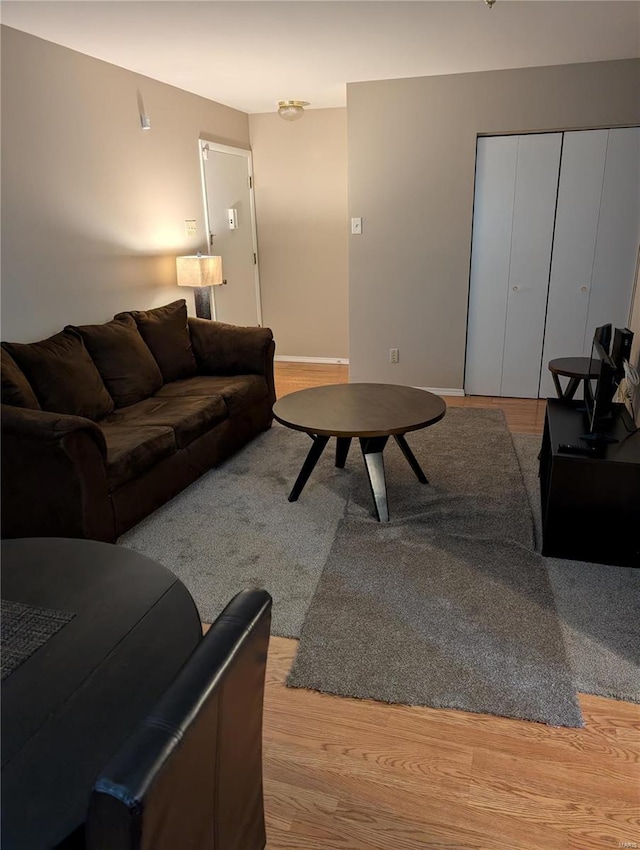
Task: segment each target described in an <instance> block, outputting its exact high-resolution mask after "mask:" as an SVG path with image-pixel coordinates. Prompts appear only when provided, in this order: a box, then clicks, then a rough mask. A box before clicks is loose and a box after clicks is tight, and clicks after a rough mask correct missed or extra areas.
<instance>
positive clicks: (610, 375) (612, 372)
mask: <svg viewBox="0 0 640 850" xmlns="http://www.w3.org/2000/svg"><path fill="white" fill-rule="evenodd" d="M610 344H611V325H602V326H601V327H599V328H596V331H595V333H594V335H593V343H592V346H591V360H590V364H589V374H590V375H594V374H595V375H597V377H596V378H593V379H592V380H591V381H590V382H589V391H587V392H585V404H586V408H587V420H588V427H589V431H588V433H587V434H584V435H583V437H582V439H583V440H589V441H592V442H617V440H615V439H614V438H613V437H609V436H608V435H606V434H605V433H603V426H605V425H606V423H607V421H608V420H610V419H611V416H612V411H613V397H614V395H615V391H616V364H615V363H614V362H613V360H612V359H611V357H610V356H609V351H608V347H609V345H610Z"/></svg>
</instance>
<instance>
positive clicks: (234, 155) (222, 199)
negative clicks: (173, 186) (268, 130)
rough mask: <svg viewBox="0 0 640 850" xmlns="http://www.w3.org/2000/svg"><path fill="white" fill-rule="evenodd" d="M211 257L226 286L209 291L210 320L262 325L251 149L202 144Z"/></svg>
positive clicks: (232, 323) (203, 176)
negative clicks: (219, 259)
mask: <svg viewBox="0 0 640 850" xmlns="http://www.w3.org/2000/svg"><path fill="white" fill-rule="evenodd" d="M199 149H200V162H201V167H202V190H203V195H204V211H205V222H206V228H207V235H208V241H209V249H208V250H209V253H210V254H214V255H216V256H220V257H222V276H223V279H224V281H225V282H224V284H223V285H222V286H214V287H213V310H212V316H213V318H214V319H216V320H217V321H219V322H226V323H227V324H231V325H243V326H260V327H261V326H262V305H261V299H260V277H259V273H258V248H257V238H256V223H255V206H254V198H253V166H252V159H251V151H248V150H244V149H243V148H233V147H229V146H228V145H219V144H215V143H213V142H207V141H204V140H202V139H201V140H200V142H199Z"/></svg>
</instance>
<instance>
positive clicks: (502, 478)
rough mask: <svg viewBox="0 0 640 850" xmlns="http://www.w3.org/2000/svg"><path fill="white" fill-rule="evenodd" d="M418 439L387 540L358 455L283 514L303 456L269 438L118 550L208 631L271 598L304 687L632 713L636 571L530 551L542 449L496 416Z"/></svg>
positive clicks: (286, 440)
mask: <svg viewBox="0 0 640 850" xmlns="http://www.w3.org/2000/svg"><path fill="white" fill-rule="evenodd" d="M438 429H440V430H438ZM514 440H515V442H516V446H517V449H518V452H519V457H520V465H518V464H517V463H514V458H515V455H514V449H513V441H514ZM408 441H409V443H410V445H411V446H412V448H413V449H414V451H415V453H416V456H417V457H418V460H419V461H420V462H421V463H422V464H423V467H424V469H425V472H426V473H427V476H428V477H429V479H430V481H431V484H430V485H428V486H423V485H420V484H419V483H418V482H417V480H416V479H415V477H414V475H413V473H412V472H411V470H410V468H409V466H408V465H407V464H406V461H405V460H404V458H403V457H402V455H401V454H400V452H399V450H398V448H397V446H396V445H395V443H392V442H390V443H389V446H388V448H387V450H386V451H385V462H386V466H387V473H388V475H387V478H388V485H389V503H390V509H391V522H390V523H388V524H385V525H384V526H381V525H379V524H378V523H377V522H376V521H375V520H374V519H373V518H372V516H371V510H372V504H371V497H370V494H369V491H368V485H367V483H366V478H365V475H364V468H363V461H362V457H361V455H360V451H359V448H358V447H357V445H354V446H353V447H352V449H351V454H350V456H349V459H348V461H347V466H346V468H345V469H344V470H337V469H336V468H335V467H334V465H333V452H332V449H333V446H332V445H331V444H330V445H329V446H328V447H327V450H326V451H325V454H324V456H323V457H322V458H321V460H320V462H319V463H318V466H317V467H316V469H315V470H314V473H313V475H312V476H311V479H310V480H309V482H308V484H307V486H306V487H305V490H304V492H303V493H302V496H301V497H300V499H299V501H298V502H296V503H293V504H292V503H289V502H288V501H287V496H288V493H289V491H290V489H291V486H292V484H293V481H294V480H295V478H296V476H297V474H298V472H299V470H300V466H301V464H302V460H303V458H304V456H305V455H306V452H307V450H308V447H309V444H310V443H309V438H308V437H307V436H306V435H304V434H300V433H298V432H295V431H291V430H289V429H286V428H283V427H281V426H279V425H274V427H273V428H272V429H271V431H269V432H267V433H265V434H263V435H261V436H260V437H259V438H258V439H257V440H256V441H254V442H253V443H252V444H251V445H249V446H248V447H246V449H244V450H243V451H242V452H240V453H239V454H238V455H236V456H234V457H233V458H231V459H230V460H229V461H227V463H225V464H224V465H223V466H221V467H219V468H218V469H215V470H212V471H211V472H210V473H208V474H207V475H205V476H204V477H203V478H201V479H200V480H199V481H197V482H196V483H195V484H193V485H192V486H191V487H190V488H188V489H187V490H185V491H184V492H183V493H181V494H180V495H179V496H177V497H176V498H175V499H173V500H172V501H171V502H170V503H169V504H167V505H165V506H163V507H162V508H160V509H159V510H158V511H156V512H155V513H154V514H153V515H152V516H150V517H148V518H147V519H146V520H145V521H143V522H142V523H140V524H139V525H138V526H136V527H135V528H134V529H132V530H131V531H130V532H128V533H127V534H126V535H124V536H123V537H122V538H121V539H120V541H119V542H120V543H121V544H123V545H126V546H128V547H130V548H133V549H136V550H137V551H140V552H142V553H144V554H146V555H148V556H150V557H153V558H155V559H156V560H158V561H160V562H161V563H163V564H165V565H166V566H168V567H169V568H170V569H171V570H173V571H174V572H175V573H176V575H178V576H179V577H180V578H181V579H182V580H183V581H184V582H185V584H186V585H187V587H188V588H189V590H190V592H191V593H192V595H193V597H194V599H195V600H196V603H197V605H198V608H199V611H200V615H201V617H202V619H203V620H204V621H205V622H211V621H212V620H213V619H215V617H216V616H217V615H218V613H220V611H221V610H222V608H223V607H224V606H225V604H226V603H227V601H228V600H229V599H230V598H231V596H233V595H234V594H235V593H237V592H238V591H239V590H241V589H242V588H244V587H251V586H259V587H265V588H266V589H267V590H269V592H270V593H271V594H272V596H273V597H274V620H273V633H274V634H278V635H283V636H286V637H298V636H300V632H301V629H302V624H303V622H304V621H305V617H307V613H308V612H309V616H308V619H307V623H306V626H305V629H304V634H303V640H302V642H301V647H300V652H299V657H298V659H297V662H296V665H295V668H294V670H293V671H292V676H291V684H294V685H299V686H305V687H306V686H308V687H313V688H317V689H319V690H327V691H330V690H334V691H336V692H338V693H345V694H348V695H350V696H371V697H373V698H376V699H394V700H399V701H407V702H417V703H421V704H428V705H440V704H442V705H450V706H454V705H455V706H459V707H461V708H471V709H472V710H478V711H487V712H491V713H500V714H507V715H508V716H526V717H529V716H531V717H532V718H534V719H545V722H549V723H559V724H567V725H579V723H580V715H579V712H578V711H577V706H576V705H575V701H572V700H573V694H574V691H575V689H576V688H577V689H579V690H584V691H586V692H591V693H596V694H602V695H604V696H613V697H618V698H622V699H629V700H637V701H640V693H639V691H640V663H639V662H638V661H637V660H634V659H637V654H638V622H639V619H640V618H638V612H637V611H636V610H634V609H635V608H636V606H637V599H638V593H637V591H638V583H639V582H640V571H633V570H629V569H625V568H617V567H599V566H594V565H584V564H573V563H572V562H565V561H555V560H553V559H543V558H541V556H539V555H538V554H536V553H535V551H534V550H535V544H534V535H535V532H534V527H535V523H532V508H533V514H534V519H535V517H536V511H538V514H537V515H538V519H537V524H538V526H539V508H538V501H539V500H538V493H537V486H538V485H537V464H536V456H537V453H538V447H539V441H540V438H539V437H529V436H523V437H520V436H518V435H516V436H514V438H513V440H512V439H511V436H510V435H509V434H508V432H507V430H506V428H505V426H504V422H503V419H502V414H501V413H500V412H497V411H487V410H473V409H464V410H462V409H457V408H452V409H449V411H448V412H447V416H446V417H445V419H444V420H443V421H442V422H441V423H438V425H436V426H433V427H432V428H429V429H426V430H425V431H421V432H415V433H413V434H409V435H408ZM460 446H463V447H464V451H460V450H459V447H460ZM479 446H482V447H483V450H482V451H479V450H478V447H479ZM520 467H522V471H521V469H520ZM523 475H524V477H525V480H526V481H527V482H528V491H526V490H525V488H524V486H523V480H522V479H523ZM447 476H450V477H447ZM456 481H457V482H458V483H455V482H456ZM527 492H528V493H529V498H530V499H531V505H530V504H529V498H528V497H527ZM352 531H353V539H351V538H350V535H351V533H352ZM537 534H538V537H537V539H538V540H539V531H538V532H537ZM373 541H375V542H373ZM372 542H373V545H372ZM341 549H342V551H341ZM372 550H373V551H372ZM412 562H417V563H419V564H422V563H423V562H424V563H427V564H428V565H429V568H428V570H425V569H420V570H418V571H416V570H415V567H414V566H413V565H412ZM370 563H371V564H373V565H374V567H375V568H374V569H370V567H369V564H370ZM352 564H353V566H351V565H352ZM376 564H378V565H379V566H377V567H376V566H375V565H376ZM323 570H324V575H323ZM321 576H322V582H321V583H320V586H319V587H318V583H319V582H320V578H321ZM587 577H589V578H588V580H585V578H587ZM325 579H326V581H325ZM402 584H406V587H407V588H408V590H407V592H404V593H403V592H402V590H401V589H399V586H400V585H402ZM317 588H318V593H317V594H316V589H317ZM314 596H315V601H314V604H313V606H311V602H312V600H313V599H314ZM554 597H555V599H554ZM350 600H354V605H353V607H352V608H351V609H350V608H349V607H348V604H349V602H350ZM325 603H326V604H325ZM485 604H486V605H487V606H488V607H489V609H490V610H491V611H492V612H493V613H491V615H489V614H487V613H486V612H485V611H484V610H483V608H484V606H485ZM310 606H311V609H310ZM309 609H310V610H309ZM343 609H344V610H343ZM425 612H428V614H429V617H428V618H427V617H426V616H425ZM320 614H322V616H320ZM558 614H559V615H560V618H561V624H560V625H559V622H558V617H557V615H558ZM356 615H357V616H356ZM383 617H386V620H384V622H383V620H382V618H383ZM376 623H377V627H376ZM425 624H426V625H425ZM436 624H437V625H436ZM385 634H390V635H391V637H392V638H393V640H392V641H391V642H390V643H389V645H388V646H387V641H386V640H381V639H380V638H381V636H383V635H385ZM372 635H373V639H372ZM563 637H564V640H563V639H562V638H563ZM343 641H344V642H343ZM351 643H353V645H354V651H353V652H351V651H350V644H351ZM456 643H457V645H456ZM425 644H428V650H429V652H430V653H431V655H432V656H433V659H435V661H433V659H427V660H428V661H429V665H430V666H425V649H424V647H425ZM565 645H566V648H567V649H566V656H567V657H568V659H569V662H570V665H571V668H572V670H573V673H572V677H571V678H572V682H571V681H570V682H569V684H568V678H569V675H568V669H569V665H568V662H567V657H565V656H564V655H563V646H565ZM324 647H326V650H327V651H326V652H324V651H323V648H324ZM392 650H393V653H392ZM368 659H370V660H368ZM432 661H433V663H432ZM307 662H308V663H307ZM365 666H366V670H367V674H366V676H365V674H364V667H365ZM427 671H428V675H427ZM339 673H341V674H342V675H341V680H340V682H336V681H335V678H336V677H337V676H338V674H339ZM387 674H388V675H387ZM363 680H365V681H364V684H362V691H363V692H362V693H361V692H360V691H359V690H357V688H356V686H357V685H358V682H360V683H362V682H363ZM380 680H383V681H380ZM378 681H380V687H379V688H377V687H376V689H375V691H374V689H373V684H372V683H374V684H375V683H376V682H378ZM396 682H399V683H400V685H402V688H403V689H404V690H403V693H402V694H401V693H399V692H396V691H395V690H394V688H395V687H396V686H395V683H396ZM465 682H468V683H469V688H466V687H465ZM512 683H513V687H512ZM571 685H573V686H575V687H571ZM512 690H514V693H515V696H514V695H513V694H512V693H511V691H512ZM469 694H471V695H472V696H471V697H470V696H469ZM548 698H549V699H548ZM547 702H549V704H550V705H551V707H550V708H549V707H548V706H547V707H546V708H545V703H547ZM522 704H524V705H525V709H526V710H525V709H522ZM474 705H475V706H476V708H473V706H474Z"/></svg>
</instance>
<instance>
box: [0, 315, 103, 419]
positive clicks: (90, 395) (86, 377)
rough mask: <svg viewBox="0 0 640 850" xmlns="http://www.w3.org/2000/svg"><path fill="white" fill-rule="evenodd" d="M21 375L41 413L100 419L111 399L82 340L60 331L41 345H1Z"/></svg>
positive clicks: (39, 343)
mask: <svg viewBox="0 0 640 850" xmlns="http://www.w3.org/2000/svg"><path fill="white" fill-rule="evenodd" d="M2 345H3V347H4V348H5V349H6V350H7V351H8V352H9V354H10V355H11V356H12V357H13V359H14V360H15V361H16V363H17V364H18V366H19V367H20V369H21V370H22V371H23V372H24V374H25V375H26V377H27V380H28V382H29V384H30V385H31V387H32V388H33V391H34V393H35V395H36V398H37V399H38V402H39V403H40V406H41V407H42V409H43V410H48V411H50V412H51V413H67V414H70V415H71V416H84V417H85V418H86V419H93V420H98V419H102V418H103V417H104V416H106V415H107V414H108V413H110V412H111V411H112V410H113V406H114V405H113V399H112V398H111V396H110V395H109V393H108V392H107V390H106V387H105V385H104V383H103V381H102V378H101V377H100V373H99V372H98V370H97V369H96V366H95V363H94V362H93V360H92V359H91V357H89V352H88V351H87V349H86V348H85V345H84V342H83V341H82V338H81V337H79V336H78V335H77V334H75V333H69V332H68V331H62V332H61V333H58V334H55V336H52V337H49V339H43V340H41V341H40V342H31V343H18V342H3V343H2Z"/></svg>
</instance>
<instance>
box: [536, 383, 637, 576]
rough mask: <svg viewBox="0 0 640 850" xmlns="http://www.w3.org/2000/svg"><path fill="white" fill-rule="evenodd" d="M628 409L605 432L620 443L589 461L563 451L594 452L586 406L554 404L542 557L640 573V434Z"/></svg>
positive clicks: (545, 458) (545, 448) (544, 468)
mask: <svg viewBox="0 0 640 850" xmlns="http://www.w3.org/2000/svg"><path fill="white" fill-rule="evenodd" d="M633 428H634V425H633V422H632V421H631V417H630V416H629V414H628V413H627V411H626V409H625V408H624V405H614V414H613V416H612V417H611V419H610V420H609V421H607V422H606V423H605V424H604V425H603V426H602V427H601V429H600V430H601V431H604V432H605V433H607V434H608V435H609V436H611V437H615V438H617V440H618V442H617V443H605V444H600V445H598V446H597V448H596V450H595V451H594V452H592V453H590V454H572V453H569V452H567V451H563V450H561V448H560V447H561V446H562V445H569V446H576V445H577V446H587V445H588V443H586V442H585V441H583V440H581V439H580V437H581V435H583V434H584V433H585V431H586V429H587V422H586V414H585V413H584V412H583V408H582V407H581V404H580V403H579V402H571V403H567V402H566V401H560V400H559V399H553V398H550V399H548V400H547V412H546V416H545V424H544V436H543V438H542V452H541V453H540V498H541V504H542V538H543V542H542V553H543V555H551V556H553V557H556V558H570V559H573V560H576V561H593V562H595V563H600V564H612V565H616V566H626V567H639V566H640V534H639V533H638V528H639V527H640V431H638V432H636V433H630V430H633Z"/></svg>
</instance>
